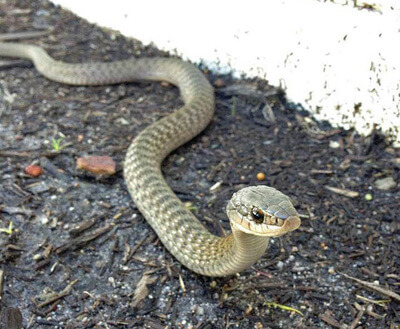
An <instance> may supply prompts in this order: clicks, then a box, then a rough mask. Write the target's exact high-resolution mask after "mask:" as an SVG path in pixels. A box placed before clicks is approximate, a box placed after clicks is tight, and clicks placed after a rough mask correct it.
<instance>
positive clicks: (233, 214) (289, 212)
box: [226, 185, 301, 237]
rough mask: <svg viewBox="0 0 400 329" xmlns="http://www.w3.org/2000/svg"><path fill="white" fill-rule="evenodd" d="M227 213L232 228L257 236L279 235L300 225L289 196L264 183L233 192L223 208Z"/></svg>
mask: <svg viewBox="0 0 400 329" xmlns="http://www.w3.org/2000/svg"><path fill="white" fill-rule="evenodd" d="M226 213H227V215H228V217H229V219H230V223H231V226H232V228H233V229H237V230H240V231H242V232H245V233H248V234H253V235H259V236H268V237H277V236H281V235H283V234H286V233H288V232H291V231H293V230H295V229H297V228H298V227H299V226H300V224H301V220H300V218H299V214H298V213H297V211H296V209H295V208H294V206H293V204H292V202H291V200H290V198H289V197H288V196H286V195H285V194H283V193H282V192H279V191H278V190H276V189H274V188H273V187H269V186H264V185H260V186H250V187H246V188H243V189H241V190H239V191H238V192H236V193H235V194H234V195H233V196H232V198H231V200H230V201H229V203H228V205H227V207H226Z"/></svg>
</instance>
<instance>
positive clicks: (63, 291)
mask: <svg viewBox="0 0 400 329" xmlns="http://www.w3.org/2000/svg"><path fill="white" fill-rule="evenodd" d="M77 282H78V280H74V281H72V282H71V283H70V284H69V285H67V286H66V287H65V288H64V289H63V290H62V291H61V292H60V293H59V294H57V296H54V297H52V298H50V299H48V300H46V301H44V302H43V303H40V304H39V305H38V306H37V307H36V308H38V309H39V308H42V307H43V306H46V305H49V304H51V303H53V302H55V301H57V300H59V299H61V298H63V297H65V296H67V295H68V294H69V291H70V290H71V288H72V286H73V285H74V284H75V283H77Z"/></svg>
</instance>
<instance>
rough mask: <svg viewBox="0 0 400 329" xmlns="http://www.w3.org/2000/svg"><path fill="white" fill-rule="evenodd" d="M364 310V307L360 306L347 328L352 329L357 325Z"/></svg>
mask: <svg viewBox="0 0 400 329" xmlns="http://www.w3.org/2000/svg"><path fill="white" fill-rule="evenodd" d="M365 310H366V307H365V306H363V307H362V308H361V310H360V311H359V312H358V314H357V316H356V318H355V319H354V321H353V322H352V323H351V325H350V327H349V329H354V328H355V327H356V326H357V324H358V322H359V321H360V320H361V318H362V316H363V315H364V313H365Z"/></svg>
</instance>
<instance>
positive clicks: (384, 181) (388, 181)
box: [374, 177, 396, 191]
mask: <svg viewBox="0 0 400 329" xmlns="http://www.w3.org/2000/svg"><path fill="white" fill-rule="evenodd" d="M374 184H375V187H376V188H377V189H378V190H382V191H387V190H390V189H392V188H394V187H396V182H395V181H394V179H393V177H386V178H381V179H377V180H376V181H375V183H374Z"/></svg>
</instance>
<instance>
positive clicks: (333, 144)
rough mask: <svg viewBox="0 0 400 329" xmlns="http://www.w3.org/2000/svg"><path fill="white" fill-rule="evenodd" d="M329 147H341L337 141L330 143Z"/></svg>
mask: <svg viewBox="0 0 400 329" xmlns="http://www.w3.org/2000/svg"><path fill="white" fill-rule="evenodd" d="M329 147H330V148H331V149H337V148H339V147H340V143H339V142H337V141H329Z"/></svg>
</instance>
